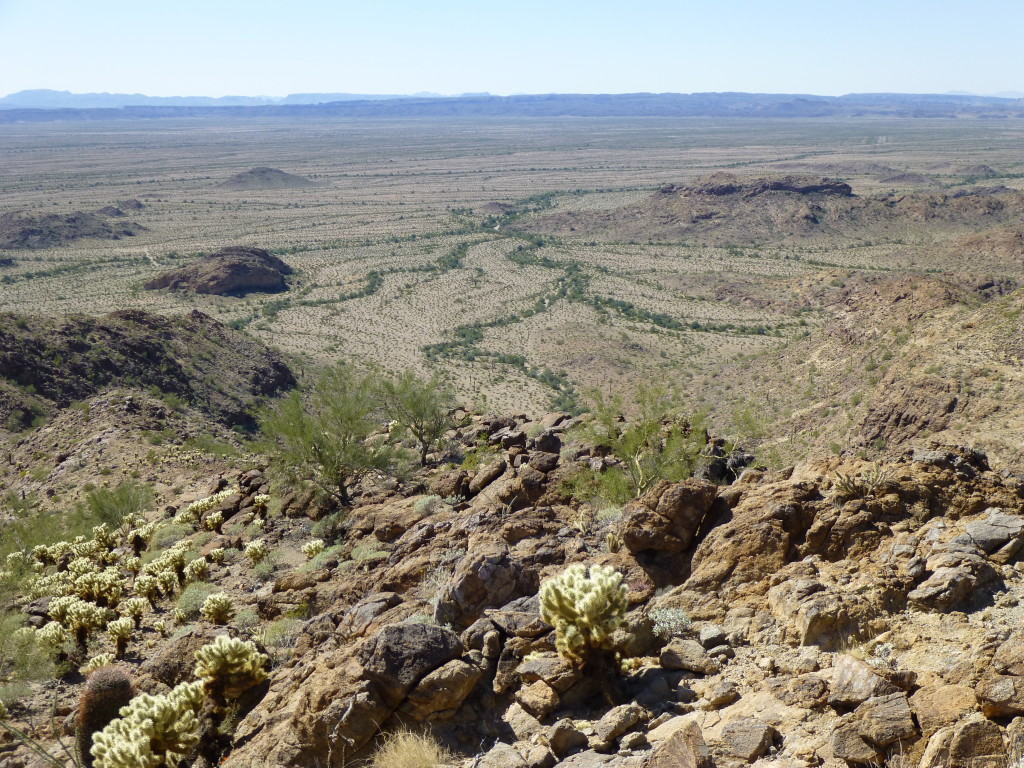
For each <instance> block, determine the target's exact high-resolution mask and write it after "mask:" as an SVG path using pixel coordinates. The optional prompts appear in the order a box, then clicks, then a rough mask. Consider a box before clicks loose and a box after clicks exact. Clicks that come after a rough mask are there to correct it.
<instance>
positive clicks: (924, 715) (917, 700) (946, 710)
mask: <svg viewBox="0 0 1024 768" xmlns="http://www.w3.org/2000/svg"><path fill="white" fill-rule="evenodd" d="M910 708H911V709H912V710H913V712H914V717H916V718H917V722H918V725H920V727H921V733H923V734H925V735H926V736H927V735H930V734H932V733H934V732H935V731H937V730H939V729H940V728H945V727H946V726H949V725H953V724H954V723H956V722H957V721H959V720H960V719H961V718H963V717H964V716H965V715H967V714H970V713H971V712H973V711H975V710H976V709H977V708H978V699H977V696H975V694H974V690H973V689H972V688H970V687H969V686H966V685H936V686H927V687H924V688H920V689H918V690H917V691H915V692H914V693H913V694H912V695H911V696H910Z"/></svg>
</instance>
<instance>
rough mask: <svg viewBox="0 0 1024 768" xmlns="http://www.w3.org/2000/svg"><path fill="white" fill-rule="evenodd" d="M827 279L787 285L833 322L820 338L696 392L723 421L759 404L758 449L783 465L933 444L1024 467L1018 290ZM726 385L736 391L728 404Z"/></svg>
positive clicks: (860, 277) (1001, 282)
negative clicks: (972, 449) (975, 450)
mask: <svg viewBox="0 0 1024 768" xmlns="http://www.w3.org/2000/svg"><path fill="white" fill-rule="evenodd" d="M829 276H830V275H829V274H826V275H825V276H824V277H825V278H826V279H822V278H821V276H818V277H816V278H814V279H803V278H801V279H796V280H792V281H788V283H787V286H788V287H789V288H790V289H791V297H792V298H791V300H792V301H794V302H796V303H800V302H804V303H805V304H806V305H807V306H815V307H821V308H822V310H823V311H824V312H825V313H826V316H827V317H828V320H827V321H826V322H825V323H824V325H823V326H822V327H821V328H819V329H816V330H814V331H812V332H810V333H809V334H808V335H807V336H806V337H804V338H802V339H799V340H797V341H795V342H794V343H792V344H791V345H789V346H788V347H787V348H785V349H783V350H780V351H779V352H776V353H773V354H772V355H771V356H761V357H757V358H753V359H746V360H742V361H739V362H736V363H730V364H728V365H726V366H724V367H723V368H722V369H721V370H719V371H715V372H713V373H712V374H711V375H708V376H706V377H702V378H700V379H699V380H696V381H695V382H694V384H693V390H694V391H695V392H700V393H702V394H704V397H705V403H706V404H707V406H708V407H709V408H710V409H711V411H712V413H713V415H714V416H715V418H716V419H717V420H718V421H720V422H725V421H727V420H728V419H729V416H730V413H731V410H730V409H735V408H737V407H753V406H752V405H751V404H754V403H756V404H757V405H756V408H757V413H758V418H759V419H761V420H762V421H761V423H760V425H759V434H760V436H761V437H762V438H763V439H764V443H762V446H761V447H762V451H763V452H764V453H770V452H771V450H772V449H771V448H770V447H769V446H774V447H775V448H777V449H778V451H779V453H780V454H781V455H782V456H807V455H816V454H817V455H821V454H824V453H829V452H833V453H834V452H836V451H837V450H846V451H851V452H856V451H867V452H869V453H871V454H872V455H874V454H876V453H879V452H882V451H886V450H888V451H890V452H892V453H900V452H901V451H902V450H903V449H904V448H905V447H906V446H908V445H911V444H913V443H914V441H920V440H929V439H932V440H939V441H941V442H948V443H954V444H955V443H966V442H970V443H972V444H975V445H979V446H982V447H984V448H985V449H986V450H988V451H989V453H990V454H991V455H992V456H994V457H998V459H999V460H1000V461H1002V462H1006V466H1010V467H1020V466H1021V465H1022V463H1024V455H1022V454H1021V445H1020V434H1021V429H1024V412H1022V411H1021V409H1020V407H1019V404H1020V403H1021V402H1022V401H1024V371H1022V368H1021V355H1022V352H1024V339H1022V337H1021V325H1020V321H1019V319H1020V316H1021V313H1022V312H1024V290H1022V289H1020V288H1018V287H1017V285H1016V283H1015V281H1014V280H1012V279H1010V278H986V277H983V276H980V275H978V274H976V273H967V272H961V273H956V274H948V275H913V276H906V275H902V276H897V275H889V274H877V275H871V274H864V273H849V272H840V271H836V272H833V273H831V277H832V280H828V279H827V278H828V277H829ZM723 380H726V381H729V382H731V383H732V387H731V389H730V392H729V396H728V397H726V396H723V393H722V388H721V382H722V381H723ZM738 403H740V404H742V403H746V404H747V406H742V405H737V404H738ZM748 440H749V437H748Z"/></svg>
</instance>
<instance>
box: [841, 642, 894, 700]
mask: <svg viewBox="0 0 1024 768" xmlns="http://www.w3.org/2000/svg"><path fill="white" fill-rule="evenodd" d="M830 674H831V679H830V681H829V697H828V703H829V704H830V705H832V706H838V707H856V706H858V705H860V704H862V703H864V702H865V701H867V700H868V699H871V698H874V697H876V696H888V695H890V694H893V693H896V691H897V689H896V686H895V685H893V684H892V683H890V682H889V681H888V680H886V679H885V678H884V677H882V676H881V675H879V674H878V673H877V672H875V671H874V670H873V669H872V668H871V667H870V665H868V664H865V663H864V662H863V661H861V660H860V659H855V658H854V657H853V656H847V655H845V654H844V655H842V656H838V657H836V659H835V661H834V662H833V663H832V669H831V670H830Z"/></svg>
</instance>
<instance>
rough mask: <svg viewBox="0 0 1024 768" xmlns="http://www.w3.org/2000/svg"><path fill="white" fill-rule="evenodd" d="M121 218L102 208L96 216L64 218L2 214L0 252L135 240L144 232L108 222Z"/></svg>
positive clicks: (75, 214) (79, 214)
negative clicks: (96, 240)
mask: <svg viewBox="0 0 1024 768" xmlns="http://www.w3.org/2000/svg"><path fill="white" fill-rule="evenodd" d="M122 216H124V211H122V210H120V209H117V208H113V207H112V206H108V207H104V208H101V209H100V210H99V211H96V212H95V213H88V212H84V211H75V212H73V213H65V214H61V213H48V214H34V213H29V212H27V211H11V212H9V213H4V214H0V248H10V249H35V248H52V247H54V246H58V245H65V244H66V243H70V242H72V241H74V240H80V239H83V238H89V237H93V238H99V239H102V240H119V239H121V238H122V237H132V236H134V235H136V234H138V233H139V232H140V231H142V230H144V229H145V227H143V226H142V225H140V224H137V223H135V222H127V221H116V222H111V221H110V220H109V217H114V218H118V219H120V218H121V217H122Z"/></svg>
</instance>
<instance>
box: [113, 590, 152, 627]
mask: <svg viewBox="0 0 1024 768" xmlns="http://www.w3.org/2000/svg"><path fill="white" fill-rule="evenodd" d="M148 607H149V602H148V601H147V600H145V599H144V598H141V597H132V598H129V599H127V600H125V601H124V602H123V603H121V604H120V605H119V606H117V612H118V613H120V614H121V615H122V616H127V617H128V618H130V619H131V620H132V621H133V622H134V623H135V627H136V628H138V626H139V622H140V621H141V620H142V614H144V613H145V612H146V609H147V608H148Z"/></svg>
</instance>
